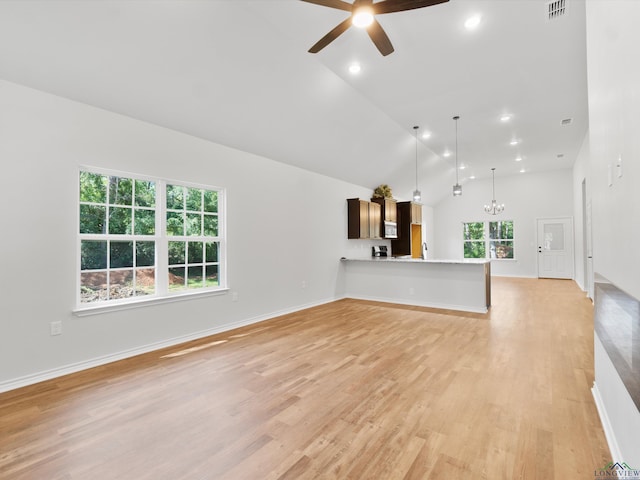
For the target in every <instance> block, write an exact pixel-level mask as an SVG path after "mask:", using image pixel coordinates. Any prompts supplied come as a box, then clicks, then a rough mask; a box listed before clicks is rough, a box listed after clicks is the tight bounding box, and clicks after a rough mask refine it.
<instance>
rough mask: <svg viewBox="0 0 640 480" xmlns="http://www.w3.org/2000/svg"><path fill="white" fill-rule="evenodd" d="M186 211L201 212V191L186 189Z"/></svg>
mask: <svg viewBox="0 0 640 480" xmlns="http://www.w3.org/2000/svg"><path fill="white" fill-rule="evenodd" d="M187 210H191V211H192V212H200V211H202V190H200V189H198V188H187Z"/></svg>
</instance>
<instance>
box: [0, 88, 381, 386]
mask: <svg viewBox="0 0 640 480" xmlns="http://www.w3.org/2000/svg"><path fill="white" fill-rule="evenodd" d="M283 141H286V140H285V139H283ZM0 159H1V161H2V174H1V175H0V195H1V197H0V209H1V211H2V215H1V218H2V233H1V235H0V251H1V252H2V260H1V262H2V275H1V276H0V295H1V298H0V332H1V333H0V391H1V390H3V389H4V390H6V389H8V388H13V387H16V386H19V385H22V384H25V383H29V382H32V381H36V380H39V379H42V378H46V377H48V376H53V375H56V374H59V373H61V372H63V371H72V370H75V369H79V368H82V367H83V366H87V365H88V364H91V362H95V363H100V362H101V361H104V360H111V359H114V358H119V357H120V356H126V355H130V354H132V353H135V352H138V351H141V350H145V349H148V348H152V347H154V346H158V345H162V344H165V343H171V342H175V341H177V340H178V339H184V338H190V337H193V336H199V335H203V334H205V333H210V332H212V331H219V330H224V329H227V328H229V327H231V326H234V325H239V324H242V323H246V322H251V321H255V320H259V319H263V318H267V317H269V316H271V315H275V314H278V313H282V312H286V311H291V310H295V309H299V308H303V307H305V306H309V305H314V304H318V303H322V302H326V301H330V300H333V299H336V298H340V297H341V296H342V295H343V291H344V284H343V283H344V282H342V281H341V280H340V278H341V276H340V269H341V266H340V262H339V258H340V257H341V256H368V255H370V254H371V250H370V246H371V244H373V243H381V242H380V241H378V242H370V241H366V240H355V241H354V240H347V232H346V230H347V227H346V225H347V222H346V212H347V208H346V201H345V199H346V198H349V197H357V196H360V197H361V198H369V196H370V195H371V193H372V192H371V190H368V189H364V188H362V187H358V186H355V185H351V184H347V183H345V182H341V181H338V180H335V179H331V178H328V177H324V176H321V175H317V174H313V173H310V172H307V171H304V170H301V169H298V168H294V167H290V166H286V165H284V164H280V163H277V162H274V161H271V160H268V159H265V158H261V157H257V156H255V155H251V154H248V153H244V152H241V151H237V150H233V149H230V148H226V147H224V146H221V145H216V144H213V143H210V142H207V141H203V140H200V139H198V138H194V137H190V136H187V135H184V134H181V133H178V132H175V131H171V130H167V129H164V128H160V127H157V126H154V125H150V124H146V123H143V122H140V121H137V120H134V119H131V118H128V117H124V116H120V115H116V114H113V113H110V112H106V111H103V110H99V109H96V108H93V107H90V106H87V105H83V104H79V103H75V102H72V101H69V100H66V99H63V98H60V97H55V96H52V95H48V94H45V93H42V92H39V91H36V90H31V89H28V88H24V87H21V86H18V85H15V84H11V83H7V82H3V81H0ZM79 165H91V166H97V167H103V168H109V169H116V170H121V171H124V172H132V173H139V174H145V175H152V176H159V177H164V178H169V179H176V180H183V181H188V182H197V183H202V184H210V185H214V186H221V187H225V188H226V189H227V195H228V196H227V205H228V208H227V218H228V237H227V240H228V265H229V268H228V280H229V287H230V288H231V289H232V291H235V292H237V293H238V302H232V301H231V295H228V294H227V295H220V296H214V297H206V298H199V299H194V300H188V301H181V302H176V303H170V304H162V305H155V306H147V307H144V308H137V309H133V310H126V311H121V312H112V313H105V314H100V315H95V316H89V317H77V316H74V315H73V314H72V313H71V311H72V309H73V308H74V301H75V291H76V265H77V258H76V257H77V255H76V232H75V229H76V212H77V205H76V202H77V199H76V197H77V193H76V192H77V188H78V186H77V169H78V166H79ZM382 243H384V242H382ZM303 281H305V282H306V285H307V286H306V288H302V282H303ZM54 320H61V321H62V323H63V334H62V335H60V336H50V334H49V322H51V321H54Z"/></svg>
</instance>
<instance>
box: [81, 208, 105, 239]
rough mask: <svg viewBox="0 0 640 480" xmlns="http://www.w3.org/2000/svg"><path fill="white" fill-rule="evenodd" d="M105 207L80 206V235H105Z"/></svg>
mask: <svg viewBox="0 0 640 480" xmlns="http://www.w3.org/2000/svg"><path fill="white" fill-rule="evenodd" d="M106 224H107V207H102V206H97V205H80V233H105V231H104V229H105V225H106Z"/></svg>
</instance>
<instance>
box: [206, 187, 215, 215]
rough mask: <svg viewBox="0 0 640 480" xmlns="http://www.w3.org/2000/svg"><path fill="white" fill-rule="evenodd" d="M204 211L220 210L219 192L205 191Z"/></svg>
mask: <svg viewBox="0 0 640 480" xmlns="http://www.w3.org/2000/svg"><path fill="white" fill-rule="evenodd" d="M204 211H205V212H213V213H217V212H218V192H214V191H211V190H205V191H204Z"/></svg>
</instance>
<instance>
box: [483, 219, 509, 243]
mask: <svg viewBox="0 0 640 480" xmlns="http://www.w3.org/2000/svg"><path fill="white" fill-rule="evenodd" d="M489 238H492V239H496V240H501V239H504V240H511V239H513V220H507V221H501V222H489Z"/></svg>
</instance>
